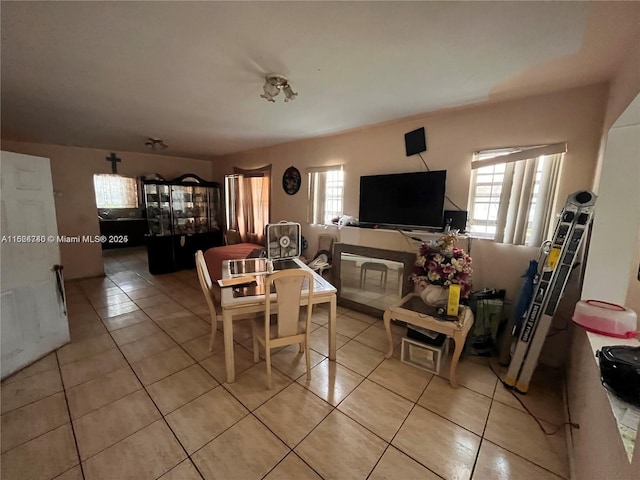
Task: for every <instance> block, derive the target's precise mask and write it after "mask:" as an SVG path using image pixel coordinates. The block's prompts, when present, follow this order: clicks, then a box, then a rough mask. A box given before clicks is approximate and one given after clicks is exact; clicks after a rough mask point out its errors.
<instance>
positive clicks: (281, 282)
mask: <svg viewBox="0 0 640 480" xmlns="http://www.w3.org/2000/svg"><path fill="white" fill-rule="evenodd" d="M265 284H266V285H265V291H266V292H270V291H271V285H275V293H276V300H275V305H274V304H273V303H274V302H273V301H272V300H271V295H269V294H268V293H267V295H266V299H265V310H264V317H263V318H256V319H254V320H253V322H252V334H253V360H254V362H258V360H259V359H260V357H259V345H262V346H263V347H264V351H265V352H264V353H265V355H264V356H265V362H266V364H267V387H268V388H269V389H271V349H272V348H276V347H284V346H286V345H293V344H296V343H297V344H300V351H301V352H302V351H303V349H304V351H305V360H306V363H307V380H310V379H311V354H310V351H309V330H310V329H311V309H312V301H313V274H312V273H311V272H309V271H307V270H302V269H295V270H294V269H291V270H282V271H279V272H276V273H274V274H272V275H268V276H267V278H266V281H265ZM307 285H308V289H309V301H308V305H307V308H306V315H304V316H303V317H302V318H301V314H300V297H301V295H302V289H303V288H304V287H306V286H307ZM272 312H275V313H273V317H274V319H275V323H273V324H272V323H271V319H272ZM305 317H306V318H305Z"/></svg>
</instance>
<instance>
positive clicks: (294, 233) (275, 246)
mask: <svg viewBox="0 0 640 480" xmlns="http://www.w3.org/2000/svg"><path fill="white" fill-rule="evenodd" d="M266 230H267V258H270V259H276V258H294V257H298V256H300V254H301V253H302V250H301V243H302V240H301V239H302V235H301V234H300V224H299V223H295V222H286V221H281V222H280V223H270V224H268V225H267V226H266Z"/></svg>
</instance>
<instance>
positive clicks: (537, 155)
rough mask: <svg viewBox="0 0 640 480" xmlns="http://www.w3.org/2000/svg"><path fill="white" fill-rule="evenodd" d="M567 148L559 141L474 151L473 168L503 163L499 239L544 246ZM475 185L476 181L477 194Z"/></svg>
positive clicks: (506, 241) (496, 234)
mask: <svg viewBox="0 0 640 480" xmlns="http://www.w3.org/2000/svg"><path fill="white" fill-rule="evenodd" d="M566 151H567V144H566V143H557V144H552V145H541V146H534V147H517V148H508V149H500V150H486V151H480V152H476V153H475V155H474V160H473V162H472V164H471V168H472V170H474V171H480V172H482V171H483V170H487V168H485V167H494V166H497V165H504V175H503V179H502V182H501V183H500V184H498V186H499V187H500V188H501V192H500V201H499V207H498V211H497V218H496V220H495V232H496V233H495V236H494V237H493V238H494V240H495V241H496V242H500V243H509V244H514V245H541V244H542V242H543V241H544V240H545V239H546V238H547V237H548V235H549V232H550V229H551V228H552V227H553V224H554V223H555V222H554V220H555V217H554V207H555V199H556V194H557V185H558V180H559V177H560V166H561V162H562V158H563V155H564V153H565V152H566ZM496 168H497V167H496ZM479 169H482V170H479ZM473 178H476V176H475V175H474V177H473ZM485 184H486V180H485ZM475 188H476V187H475V183H474V192H473V195H474V196H475V195H476V192H475ZM484 188H486V187H484ZM474 202H475V200H474ZM473 204H474V205H475V203H473Z"/></svg>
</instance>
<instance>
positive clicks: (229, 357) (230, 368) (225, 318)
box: [222, 311, 236, 383]
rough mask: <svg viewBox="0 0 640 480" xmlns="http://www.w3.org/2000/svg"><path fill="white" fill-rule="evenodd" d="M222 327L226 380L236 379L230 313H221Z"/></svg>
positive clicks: (232, 380) (233, 380)
mask: <svg viewBox="0 0 640 480" xmlns="http://www.w3.org/2000/svg"><path fill="white" fill-rule="evenodd" d="M222 328H223V334H224V364H225V366H226V368H227V382H228V383H233V382H235V381H236V371H235V370H236V369H235V358H234V355H233V318H232V316H231V313H230V312H228V311H224V312H223V313H222Z"/></svg>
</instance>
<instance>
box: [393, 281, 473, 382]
mask: <svg viewBox="0 0 640 480" xmlns="http://www.w3.org/2000/svg"><path fill="white" fill-rule="evenodd" d="M428 309H429V307H428V306H427V305H426V304H425V303H424V302H423V301H422V299H421V298H420V296H419V295H418V294H416V293H410V294H409V295H407V296H406V297H404V298H403V299H402V300H400V302H399V303H398V304H397V305H394V306H392V307H389V308H388V309H387V310H385V312H384V316H383V319H384V328H385V330H386V331H387V338H388V339H389V352H387V358H391V356H392V355H393V338H392V337H391V320H392V319H394V320H401V321H403V322H406V323H407V324H410V325H415V326H418V327H423V328H427V329H429V330H433V331H434V332H438V333H444V334H445V335H446V336H447V337H452V338H453V341H454V342H455V350H454V352H453V357H452V359H451V368H450V370H449V382H450V383H451V386H452V387H457V386H458V382H457V381H456V367H457V366H458V360H460V354H461V353H462V349H463V348H464V342H465V340H466V339H467V334H468V333H469V330H471V327H472V326H473V313H472V312H471V309H470V308H469V307H465V306H460V313H459V315H458V320H456V321H445V320H438V319H437V318H435V317H433V316H431V315H429V314H428V313H424V312H426V311H428Z"/></svg>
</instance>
